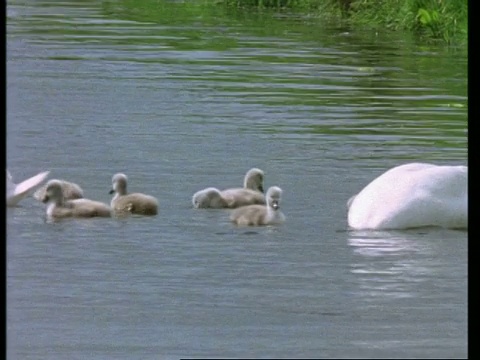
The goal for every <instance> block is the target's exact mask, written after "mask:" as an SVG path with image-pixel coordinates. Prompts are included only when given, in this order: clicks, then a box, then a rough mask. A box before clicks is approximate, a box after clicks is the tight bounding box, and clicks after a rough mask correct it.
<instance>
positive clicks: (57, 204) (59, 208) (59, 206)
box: [42, 180, 111, 219]
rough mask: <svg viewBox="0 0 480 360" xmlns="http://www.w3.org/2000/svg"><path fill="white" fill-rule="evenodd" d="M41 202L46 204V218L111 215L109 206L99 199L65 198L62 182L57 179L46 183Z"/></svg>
mask: <svg viewBox="0 0 480 360" xmlns="http://www.w3.org/2000/svg"><path fill="white" fill-rule="evenodd" d="M42 202H43V203H46V204H47V218H50V219H62V218H69V217H79V218H91V217H110V216H111V211H110V207H109V206H108V205H107V204H104V203H102V202H100V201H95V200H90V199H74V200H66V199H65V197H64V196H63V186H62V182H61V181H59V180H50V181H49V182H48V183H47V187H46V189H45V194H44V197H43V199H42Z"/></svg>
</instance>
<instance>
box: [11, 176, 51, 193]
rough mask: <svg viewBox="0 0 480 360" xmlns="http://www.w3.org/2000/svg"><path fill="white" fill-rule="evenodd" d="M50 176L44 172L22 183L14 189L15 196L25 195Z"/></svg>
mask: <svg viewBox="0 0 480 360" xmlns="http://www.w3.org/2000/svg"><path fill="white" fill-rule="evenodd" d="M48 174H50V171H44V172H41V173H40V174H37V175H35V176H32V177H31V178H29V179H27V180H24V181H22V182H21V183H20V184H18V185H17V186H16V187H15V195H21V194H26V193H28V192H29V191H30V190H32V189H33V188H35V187H36V186H38V185H40V184H41V183H42V182H43V181H44V180H45V179H46V178H47V176H48Z"/></svg>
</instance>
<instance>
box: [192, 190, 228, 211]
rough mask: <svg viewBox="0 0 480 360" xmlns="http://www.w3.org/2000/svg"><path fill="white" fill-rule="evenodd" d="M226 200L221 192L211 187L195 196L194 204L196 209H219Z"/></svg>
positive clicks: (193, 198)
mask: <svg viewBox="0 0 480 360" xmlns="http://www.w3.org/2000/svg"><path fill="white" fill-rule="evenodd" d="M223 201H224V199H223V198H222V195H221V194H220V190H218V189H217V188H214V187H209V188H206V189H203V190H200V191H198V192H196V193H195V194H193V197H192V204H193V206H194V207H195V208H209V207H212V208H217V207H222V203H223Z"/></svg>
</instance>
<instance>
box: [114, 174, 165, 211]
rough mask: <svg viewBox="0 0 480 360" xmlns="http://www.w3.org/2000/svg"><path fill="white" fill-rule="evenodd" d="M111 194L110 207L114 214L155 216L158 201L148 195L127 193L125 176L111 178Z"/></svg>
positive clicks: (119, 175) (116, 175)
mask: <svg viewBox="0 0 480 360" xmlns="http://www.w3.org/2000/svg"><path fill="white" fill-rule="evenodd" d="M112 187H113V188H112V190H111V191H110V193H111V194H113V193H115V195H114V197H113V199H112V201H111V203H110V206H111V208H112V210H113V211H114V213H115V214H117V215H121V214H128V213H130V214H138V215H156V214H157V213H158V200H157V199H156V198H155V197H153V196H150V195H146V194H142V193H131V194H129V193H128V192H127V176H126V175H125V174H121V173H118V174H115V175H113V177H112Z"/></svg>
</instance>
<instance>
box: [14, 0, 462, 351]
mask: <svg viewBox="0 0 480 360" xmlns="http://www.w3.org/2000/svg"><path fill="white" fill-rule="evenodd" d="M194 4H195V3H192V2H168V1H153V0H142V1H138V2H135V1H127V0H124V1H121V0H119V1H78V0H77V1H70V0H67V1H62V2H56V1H33V0H32V1H18V0H12V1H9V2H8V7H7V166H8V168H9V170H10V172H11V173H12V175H13V177H14V179H15V180H18V181H20V180H22V179H23V178H27V177H29V176H32V175H34V174H36V173H37V172H39V171H43V170H50V171H51V173H50V178H61V179H66V180H71V181H75V182H77V183H78V184H80V185H81V186H82V187H83V189H84V191H85V195H86V196H87V197H89V198H92V199H96V200H100V201H104V202H109V201H110V195H109V194H108V192H109V190H110V187H111V177H112V175H113V174H114V173H116V172H120V171H121V172H125V173H126V174H127V175H128V176H129V188H130V190H131V191H141V192H146V193H149V194H151V195H154V196H156V197H157V198H158V199H159V201H160V213H159V215H158V216H156V217H146V218H144V217H131V218H127V219H89V220H67V221H61V222H57V223H48V222H46V221H45V216H44V214H45V209H44V205H43V204H41V203H39V202H36V201H35V200H34V199H33V198H28V199H26V200H24V201H23V202H22V203H21V206H19V207H16V208H8V210H7V214H6V215H7V355H8V358H9V359H105V358H115V359H121V358H122V359H123V358H124V359H158V358H167V359H170V358H171V359H174V358H180V357H190V358H192V357H256V358H269V357H270V358H271V357H277V358H285V357H296V358H308V357H310V358H339V357H344V358H345V357H363V358H372V357H374V358H384V357H431V358H438V357H443V358H445V357H447V358H448V357H450V358H452V357H465V356H466V354H467V235H468V234H467V233H466V232H462V231H451V230H441V229H420V230H409V231H389V232H371V231H370V232H368V231H365V232H361V231H351V230H348V228H347V223H346V201H347V200H348V199H349V197H350V196H352V195H353V194H355V193H357V192H358V191H359V190H361V188H362V187H363V186H365V185H366V184H367V183H368V182H369V181H371V180H372V179H373V178H374V177H376V176H378V175H380V174H381V173H382V172H383V171H385V170H386V169H388V168H390V167H392V166H395V165H398V164H401V163H405V162H411V161H425V162H434V163H438V164H466V162H467V89H466V87H467V86H466V84H467V53H466V49H462V48H446V47H444V46H439V45H426V44H424V43H420V42H418V41H416V40H415V39H413V38H410V37H409V36H408V35H407V34H402V33H386V32H385V33H382V32H375V31H359V30H355V29H348V28H342V27H338V26H329V25H328V24H322V23H321V22H320V21H318V20H316V19H314V18H306V17H304V18H302V17H299V16H294V15H287V14H284V15H282V16H279V15H274V14H269V13H268V12H264V13H262V14H257V13H236V12H234V11H233V10H225V9H224V8H222V7H221V6H217V7H215V8H209V9H208V8H205V7H202V6H199V5H194ZM251 167H259V168H261V169H263V170H264V171H265V174H266V178H265V182H266V184H265V185H266V187H268V186H271V185H278V186H280V187H281V188H282V189H283V191H284V199H283V203H282V210H283V212H284V213H285V215H286V217H287V221H286V223H285V224H284V225H282V226H277V227H265V228H248V229H246V228H236V227H234V226H233V225H232V224H230V222H229V220H228V213H227V212H225V211H222V210H194V209H192V206H191V196H192V194H193V193H194V192H195V191H197V190H199V189H201V188H204V187H207V186H216V187H219V188H226V187H231V186H241V184H242V181H243V176H244V174H245V172H246V171H247V170H248V169H249V168H251Z"/></svg>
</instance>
